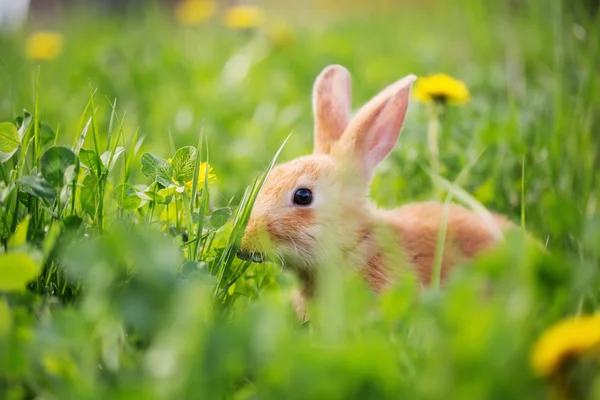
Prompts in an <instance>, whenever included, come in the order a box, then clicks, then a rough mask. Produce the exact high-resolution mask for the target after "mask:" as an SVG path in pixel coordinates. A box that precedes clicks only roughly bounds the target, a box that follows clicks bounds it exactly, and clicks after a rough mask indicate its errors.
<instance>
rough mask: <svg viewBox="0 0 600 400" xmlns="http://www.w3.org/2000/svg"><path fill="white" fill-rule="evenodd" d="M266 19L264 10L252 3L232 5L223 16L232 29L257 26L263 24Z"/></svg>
mask: <svg viewBox="0 0 600 400" xmlns="http://www.w3.org/2000/svg"><path fill="white" fill-rule="evenodd" d="M264 21H265V14H264V13H263V11H262V10H261V9H260V8H258V7H256V6H251V5H243V6H234V7H230V8H229V9H227V11H226V12H225V16H224V17H223V22H224V23H225V25H226V26H227V27H228V28H230V29H248V28H256V27H258V26H261V25H262V24H263V23H264Z"/></svg>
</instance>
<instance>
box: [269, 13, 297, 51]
mask: <svg viewBox="0 0 600 400" xmlns="http://www.w3.org/2000/svg"><path fill="white" fill-rule="evenodd" d="M267 37H268V38H269V40H270V41H271V43H273V44H274V45H275V46H277V47H280V48H283V47H287V46H289V45H291V44H292V43H293V42H294V40H295V35H294V30H293V29H292V28H291V26H290V25H289V24H288V23H287V22H286V21H285V20H284V19H277V20H276V21H274V22H273V23H272V24H270V25H269V26H268V27H267Z"/></svg>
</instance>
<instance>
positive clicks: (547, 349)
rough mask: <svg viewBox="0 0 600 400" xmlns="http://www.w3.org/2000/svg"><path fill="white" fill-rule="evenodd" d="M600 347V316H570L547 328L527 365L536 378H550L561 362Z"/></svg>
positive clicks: (599, 314)
mask: <svg viewBox="0 0 600 400" xmlns="http://www.w3.org/2000/svg"><path fill="white" fill-rule="evenodd" d="M599 344H600V313H598V314H594V315H588V316H580V317H571V318H568V319H565V320H563V321H560V322H558V323H557V324H555V325H553V326H551V327H550V328H549V329H548V330H546V331H545V332H544V333H543V334H542V336H541V337H540V338H539V339H538V341H537V343H536V344H535V346H534V348H533V351H532V353H531V365H532V367H533V369H534V371H535V372H536V373H537V374H538V375H540V376H548V375H552V374H553V373H554V372H556V371H557V370H558V369H559V368H560V367H561V366H562V365H563V363H564V362H565V361H567V360H568V359H571V358H573V357H577V356H580V355H582V354H584V353H587V352H589V351H592V350H594V349H595V348H597V346H598V345H599Z"/></svg>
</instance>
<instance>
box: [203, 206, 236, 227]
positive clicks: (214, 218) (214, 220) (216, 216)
mask: <svg viewBox="0 0 600 400" xmlns="http://www.w3.org/2000/svg"><path fill="white" fill-rule="evenodd" d="M232 215H233V210H232V209H231V208H230V207H224V208H219V209H218V210H215V211H213V213H212V214H211V215H210V217H209V218H208V219H207V222H208V223H209V224H210V226H212V227H213V228H215V229H219V228H220V227H222V226H223V225H225V224H226V223H227V221H229V219H230V218H231V216H232Z"/></svg>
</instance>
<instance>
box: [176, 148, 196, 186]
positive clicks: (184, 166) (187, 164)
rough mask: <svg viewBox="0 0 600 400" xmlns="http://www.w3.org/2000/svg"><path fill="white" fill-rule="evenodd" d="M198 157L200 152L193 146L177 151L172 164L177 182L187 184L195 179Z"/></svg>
mask: <svg viewBox="0 0 600 400" xmlns="http://www.w3.org/2000/svg"><path fill="white" fill-rule="evenodd" d="M197 157H198V151H197V150H196V148H195V147H193V146H186V147H182V148H181V149H179V150H177V153H175V156H174V157H173V161H172V162H171V165H172V167H173V171H174V178H175V180H177V181H181V182H187V181H189V180H191V179H192V178H193V177H194V167H195V166H196V158H197Z"/></svg>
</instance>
